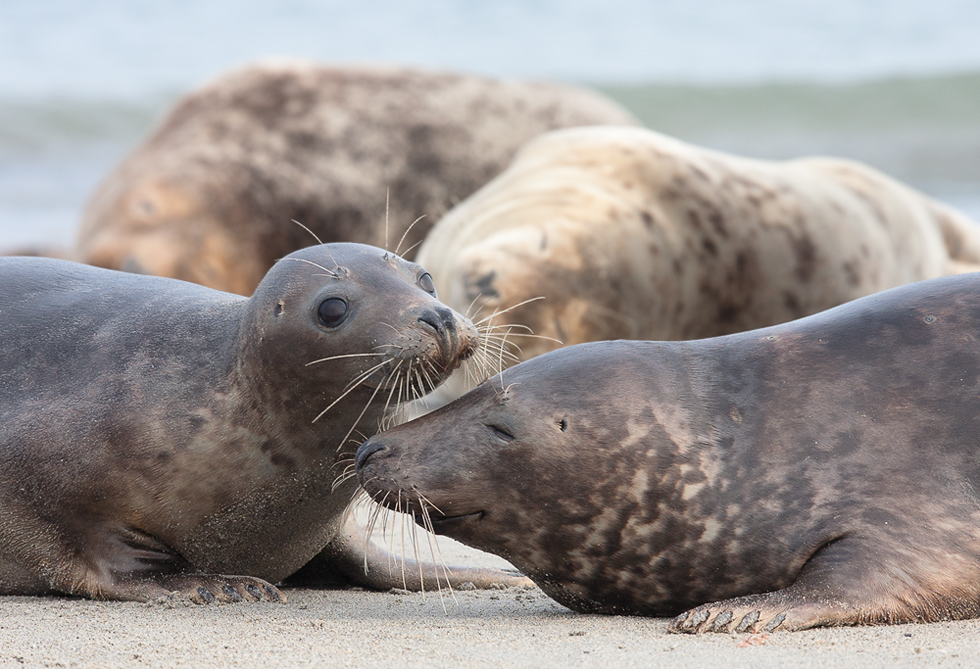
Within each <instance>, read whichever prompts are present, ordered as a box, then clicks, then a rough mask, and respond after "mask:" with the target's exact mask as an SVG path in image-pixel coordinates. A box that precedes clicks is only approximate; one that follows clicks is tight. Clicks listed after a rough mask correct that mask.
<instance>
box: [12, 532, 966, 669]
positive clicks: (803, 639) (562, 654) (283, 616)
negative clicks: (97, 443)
mask: <svg viewBox="0 0 980 669" xmlns="http://www.w3.org/2000/svg"><path fill="white" fill-rule="evenodd" d="M439 545H440V547H441V549H442V551H443V553H444V555H445V557H446V559H447V562H449V563H450V564H470V565H476V564H481V565H494V566H500V565H504V564H506V563H504V562H503V561H502V560H500V559H499V558H496V557H494V556H490V555H486V554H482V553H478V552H477V551H473V550H471V549H468V548H466V547H463V546H460V545H459V544H456V543H454V542H452V541H450V540H447V539H445V538H440V539H439ZM285 592H286V594H287V596H288V598H289V601H288V603H286V604H266V603H253V604H224V605H210V606H195V605H193V604H186V605H184V604H178V605H176V606H166V605H161V604H141V603H130V602H94V601H89V600H81V599H69V598H58V597H3V598H0V667H8V666H10V667H23V666H28V667H102V668H105V667H108V668H116V667H200V666H205V665H206V666H211V667H264V668H268V669H271V668H273V667H335V666H336V667H388V666H392V667H393V666H404V667H494V666H508V667H535V666H574V667H592V666H615V667H660V666H664V667H667V666H669V667H672V668H683V667H707V666H713V667H787V666H792V667H795V668H804V667H822V668H826V667H878V666H889V667H912V666H915V667H921V666H943V667H968V666H980V646H978V642H977V639H978V638H980V621H976V620H972V621H957V622H948V623H937V624H929V625H891V626H881V627H863V628H844V629H818V630H812V631H806V632H795V633H788V632H784V633H773V634H769V635H767V636H764V637H761V636H760V637H750V636H749V635H747V634H733V635H728V634H709V635H703V636H687V635H677V634H668V633H667V631H666V628H667V621H666V620H664V619H656V618H639V617H628V616H595V615H582V614H578V613H574V612H572V611H569V610H568V609H566V608H564V607H562V606H560V605H558V604H556V603H555V602H553V601H552V600H550V599H549V598H548V597H547V596H545V595H544V594H543V593H542V592H541V591H540V590H538V589H537V588H532V587H529V588H511V589H506V590H490V591H465V592H456V593H455V594H454V595H450V594H448V593H444V595H443V597H442V598H440V597H439V595H438V594H435V593H426V594H425V595H424V596H423V595H421V594H417V593H405V592H399V591H392V592H367V591H363V590H332V591H315V590H306V589H287V590H286V591H285Z"/></svg>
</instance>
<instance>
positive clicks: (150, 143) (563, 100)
mask: <svg viewBox="0 0 980 669" xmlns="http://www.w3.org/2000/svg"><path fill="white" fill-rule="evenodd" d="M597 123H603V124H621V123H622V124H627V123H628V124H635V123H637V121H636V120H635V119H634V118H633V117H632V116H631V115H630V114H629V113H627V112H626V111H625V110H623V109H622V108H621V107H619V106H618V105H616V104H615V103H613V102H612V101H610V100H608V99H606V98H604V97H603V96H601V95H599V94H598V93H594V92H591V91H587V90H584V89H578V88H573V87H569V86H559V85H555V84H546V83H533V82H517V81H502V80H492V79H485V78H481V77H475V76H468V75H459V74H450V73H441V72H429V71H424V70H414V69H408V68H401V67H366V66H365V67H353V66H351V67H329V66H324V65H317V64H314V63H309V62H302V61H296V62H288V61H286V62H267V63H259V64H255V65H252V66H249V67H245V68H242V69H238V70H235V71H232V72H230V73H228V74H226V75H224V76H221V77H219V78H218V79H216V80H215V81H213V82H212V83H210V84H209V85H207V86H205V87H203V88H202V89H200V90H198V91H195V92H192V93H191V94H189V95H187V96H186V97H184V98H183V99H182V100H180V101H179V102H178V103H177V104H176V106H175V107H174V108H173V109H172V110H171V111H170V113H169V114H168V115H167V116H166V117H165V118H164V119H163V121H162V122H161V124H160V126H159V127H158V128H157V129H156V131H155V132H154V133H153V134H152V135H151V136H150V137H149V138H148V139H147V140H146V142H144V143H143V144H142V145H141V146H140V147H138V148H137V149H136V150H135V151H134V152H133V153H132V154H131V155H129V156H128V157H127V158H126V159H125V160H124V161H123V162H122V163H121V164H120V165H119V166H118V167H117V168H116V169H115V170H114V171H113V172H112V173H111V174H110V175H109V176H108V177H107V178H106V179H105V180H104V181H103V182H102V184H101V185H100V186H99V187H98V189H97V190H96V192H95V193H94V195H93V197H92V199H91V201H90V203H89V205H88V207H87V209H86V211H85V214H84V219H83V222H82V226H81V229H80V232H79V237H78V243H77V250H78V254H79V259H80V260H82V261H83V262H86V263H89V264H93V265H97V266H100V267H108V268H110V269H122V270H127V271H134V272H141V273H145V274H154V275H159V276H169V277H173V278H178V279H184V280H188V281H194V282H196V283H200V284H203V285H206V286H209V287H212V288H217V289H219V290H227V291H231V292H237V293H240V294H244V295H250V294H251V293H252V291H253V290H254V289H255V286H256V285H257V284H258V282H259V280H260V279H261V278H262V276H263V275H264V274H265V272H266V271H267V270H268V269H269V267H271V266H272V264H273V263H274V262H275V261H276V260H277V259H279V258H281V257H282V256H284V255H286V254H288V253H290V252H291V251H294V250H296V249H298V248H301V247H303V246H308V245H309V244H310V243H311V239H310V237H309V235H308V234H307V233H306V232H305V231H304V230H302V229H301V228H299V227H298V226H296V225H293V224H292V223H291V222H290V221H291V219H295V220H297V221H299V222H300V223H302V224H303V225H305V226H307V227H308V228H310V229H311V230H313V231H314V232H315V233H316V234H317V235H318V236H319V238H320V239H321V240H323V241H325V242H359V243H364V244H373V245H375V246H381V247H384V248H386V249H388V250H394V251H396V252H397V251H398V250H399V249H396V246H397V245H398V243H399V241H400V239H401V237H402V235H403V234H405V233H406V232H407V229H408V227H409V225H410V224H411V223H412V222H413V221H414V220H415V219H417V218H418V217H419V216H425V218H423V219H422V220H421V221H419V222H418V224H417V225H415V226H414V228H412V230H411V232H407V234H406V235H405V239H404V241H402V243H401V249H400V250H401V251H402V252H403V255H405V256H406V257H408V258H411V257H412V254H413V253H414V251H411V252H409V253H407V254H406V253H404V252H405V250H406V249H410V248H412V247H413V246H414V245H415V244H416V243H417V242H419V241H420V240H421V239H422V238H423V237H424V236H425V234H426V232H427V231H428V229H429V228H430V227H431V225H432V223H433V222H434V221H436V220H438V218H439V217H440V216H441V215H442V214H443V213H445V212H446V211H447V210H448V209H449V208H450V207H451V206H453V205H454V204H456V203H457V202H459V201H460V200H462V199H463V198H465V197H466V196H468V195H470V194H471V193H472V192H473V191H475V190H476V189H477V188H479V187H480V186H482V185H483V184H485V183H486V182H487V181H489V180H490V179H491V178H493V177H494V176H496V175H497V174H498V173H499V172H500V171H501V170H503V169H504V167H506V165H507V163H508V162H509V161H510V160H511V158H512V157H513V155H514V153H515V152H516V151H517V149H518V148H519V147H520V146H521V145H522V144H523V143H524V142H526V141H527V140H529V139H531V138H532V137H534V136H536V135H538V134H540V133H542V132H545V131H547V130H552V129H554V128H561V127H568V126H575V125H590V124H597ZM386 194H388V198H387V199H389V200H390V212H387V210H386ZM386 220H387V225H386ZM386 242H387V244H386Z"/></svg>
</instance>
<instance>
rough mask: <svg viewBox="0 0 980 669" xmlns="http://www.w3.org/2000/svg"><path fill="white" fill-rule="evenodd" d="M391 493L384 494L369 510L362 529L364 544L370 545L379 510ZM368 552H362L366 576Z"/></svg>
mask: <svg viewBox="0 0 980 669" xmlns="http://www.w3.org/2000/svg"><path fill="white" fill-rule="evenodd" d="M390 494H391V493H385V496H384V497H382V498H381V501H380V502H376V503H375V505H374V508H373V509H371V515H370V516H369V517H368V522H367V524H366V525H365V527H364V544H365V545H366V546H367V545H370V543H371V536H372V535H373V534H374V526H375V524H376V523H377V522H378V515H379V514H380V513H381V509H382V508H384V507H383V506H382V505H383V504H384V503H385V500H387V499H388V496H389V495H390ZM369 553H370V551H367V550H365V551H364V573H365V574H367V573H368V571H369V569H368V554H369Z"/></svg>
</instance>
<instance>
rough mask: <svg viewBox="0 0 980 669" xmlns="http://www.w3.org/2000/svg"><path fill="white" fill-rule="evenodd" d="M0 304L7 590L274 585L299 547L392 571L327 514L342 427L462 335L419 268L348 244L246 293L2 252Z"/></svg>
mask: <svg viewBox="0 0 980 669" xmlns="http://www.w3.org/2000/svg"><path fill="white" fill-rule="evenodd" d="M0 312H2V314H3V318H2V319H0V340H2V341H3V342H4V345H3V347H2V351H0V419H2V420H0V534H2V535H3V537H4V540H3V542H2V546H0V593H4V594H38V593H45V592H63V593H72V594H79V595H85V596H89V597H97V598H107V599H135V600H148V599H153V598H155V597H158V596H160V595H165V594H167V593H170V592H173V591H177V592H179V593H181V594H184V595H187V596H190V597H191V598H192V599H194V600H195V601H204V602H206V601H212V600H214V599H222V600H225V601H235V600H242V599H279V598H280V594H279V592H278V591H277V590H276V589H275V588H274V587H273V586H272V585H270V583H277V582H279V581H281V580H282V579H284V578H286V577H288V576H290V575H291V574H293V573H294V572H296V571H297V570H299V569H300V568H301V567H303V566H304V565H307V563H310V562H311V559H313V558H316V559H315V560H313V562H314V563H315V564H316V567H315V568H309V569H307V571H306V573H305V576H306V580H307V582H309V581H311V580H312V581H314V582H330V583H336V582H338V581H340V582H343V581H345V580H346V581H348V582H350V581H351V580H353V581H354V582H357V583H359V584H361V585H368V586H373V587H392V585H393V583H391V582H390V579H386V577H384V576H383V574H380V573H377V572H375V573H374V574H372V575H370V576H365V575H364V561H365V560H364V554H365V551H367V552H368V553H369V557H371V562H372V564H374V566H375V567H377V564H375V563H374V560H376V559H378V556H379V555H382V556H383V554H380V553H379V552H378V551H377V550H376V549H373V548H371V547H365V546H364V545H363V542H361V545H358V542H357V541H355V540H353V539H352V538H351V537H352V536H353V535H356V534H357V533H356V532H353V531H352V530H351V529H350V528H348V527H347V526H346V525H345V524H344V523H342V519H343V512H344V510H345V509H346V507H347V506H348V504H349V502H350V500H351V497H352V495H353V494H354V493H355V489H356V486H355V482H354V481H353V480H350V478H351V476H352V474H353V472H352V470H351V471H348V472H346V473H345V467H346V466H347V465H348V464H349V463H350V462H351V459H352V457H353V452H354V448H355V445H356V444H355V442H354V441H353V440H352V438H353V437H354V436H356V435H359V434H363V435H370V434H372V433H373V432H375V431H376V430H377V429H378V426H379V423H380V422H381V421H382V420H383V418H384V417H385V415H386V413H390V411H391V409H393V408H394V407H395V406H397V404H398V403H399V402H405V401H407V400H410V399H414V398H416V397H417V396H419V395H422V394H425V393H427V392H429V391H430V390H431V389H432V388H433V387H434V386H436V385H438V384H439V383H440V382H441V381H442V380H443V379H445V377H446V376H447V375H448V374H450V373H451V372H452V371H453V369H455V368H456V367H457V366H458V365H459V364H460V363H461V362H462V361H463V360H464V359H465V358H467V357H469V356H470V355H472V354H473V352H474V351H475V350H476V348H477V343H478V337H477V333H476V330H475V328H474V327H473V325H472V324H471V323H470V322H469V321H468V320H466V319H464V318H463V317H462V316H460V315H459V314H456V313H455V312H452V311H451V310H449V309H447V308H446V307H445V306H444V305H443V304H442V303H441V302H439V301H438V299H437V298H436V297H435V291H434V290H433V288H432V283H431V279H430V277H429V275H428V274H427V273H426V272H425V271H424V270H423V269H422V268H421V267H419V266H418V265H415V264H413V263H410V262H408V261H405V260H403V259H401V258H399V257H397V256H395V255H393V254H391V253H386V252H385V251H382V250H381V249H376V248H373V247H368V246H362V245H357V244H334V245H325V246H317V247H311V248H309V249H304V250H301V251H297V252H296V253H293V254H291V255H289V256H287V257H285V258H284V259H283V260H281V261H280V262H279V263H277V264H276V265H275V267H273V269H272V270H270V272H269V273H268V275H267V276H266V277H265V278H264V279H263V280H262V282H261V283H260V284H259V286H258V288H257V289H256V291H255V294H254V295H253V296H252V297H251V298H247V299H246V298H243V297H239V296H236V295H232V294H228V293H221V292H218V291H214V290H211V289H208V288H204V287H201V286H197V285H193V284H188V283H184V282H182V281H175V280H171V279H163V278H156V277H147V276H138V275H132V274H124V273H120V272H112V271H108V270H101V269H95V268H91V267H87V266H84V265H78V264H75V263H69V262H65V261H57V260H48V259H38V258H4V259H0ZM372 551H373V552H372ZM383 557H386V556H383ZM355 564H356V565H357V566H356V568H355V567H354V566H353V565H355ZM308 566H309V565H308ZM222 574H247V575H248V576H247V577H246V576H224V575H222ZM496 575H497V576H499V573H498V574H496ZM483 576H488V577H491V578H492V577H493V576H494V575H493V574H489V575H488V574H487V573H484V574H483ZM420 578H421V577H420ZM464 578H465V576H464ZM508 579H509V580H510V581H513V580H514V579H510V578H509V577H508ZM508 579H504V580H505V581H507V580H508Z"/></svg>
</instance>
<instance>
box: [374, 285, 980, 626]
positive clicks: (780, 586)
mask: <svg viewBox="0 0 980 669" xmlns="http://www.w3.org/2000/svg"><path fill="white" fill-rule="evenodd" d="M978 294H980V275H978V274H970V275H962V276H956V277H947V278H941V279H936V280H932V281H925V282H920V283H916V284H913V285H910V286H906V287H902V288H897V289H893V290H890V291H887V292H884V293H881V294H878V295H874V296H870V297H866V298H863V299H860V300H857V301H854V302H852V303H849V304H847V305H844V306H841V307H838V308H836V309H832V310H829V311H826V312H823V313H821V314H818V315H815V316H811V317H809V318H805V319H802V320H798V321H794V322H791V323H787V324H784V325H779V326H775V327H772V328H767V329H762V330H755V331H751V332H746V333H743V334H736V335H730V336H726V337H720V338H715V339H706V340H700V341H690V342H625V341H617V342H603V343H595V344H583V345H580V346H573V347H569V348H566V349H562V350H560V351H555V352H552V353H548V354H546V355H543V356H540V357H538V358H535V359H533V360H530V361H528V362H525V363H522V364H520V365H518V366H516V367H513V368H512V369H510V370H507V371H505V372H504V373H503V374H502V375H501V376H502V378H501V377H496V378H494V379H492V380H491V381H488V382H486V383H484V384H482V385H481V386H479V387H478V388H476V389H475V390H473V391H471V392H470V393H468V394H466V395H464V396H463V397H461V398H460V399H458V400H457V401H455V402H453V403H451V404H449V405H447V406H446V407H443V408H442V409H439V410H437V411H436V412H433V413H431V414H429V415H428V416H424V417H422V418H420V419H418V420H416V421H413V422H411V423H408V424H405V425H402V426H399V427H397V428H395V429H393V430H392V431H390V432H387V433H383V434H381V435H378V436H376V437H374V438H372V439H370V440H368V441H367V442H365V443H364V444H363V445H362V446H361V448H360V450H359V452H358V456H357V459H358V471H359V477H360V480H361V482H362V484H363V485H364V487H365V488H366V490H367V491H368V492H369V493H370V494H371V495H372V496H373V497H374V498H375V499H381V498H382V497H385V496H387V498H388V499H393V498H394V497H395V496H399V497H400V499H401V501H402V506H403V507H409V508H410V509H412V510H414V511H415V513H416V514H418V513H419V508H420V506H421V502H420V501H419V500H420V498H421V496H422V495H424V496H425V498H426V499H427V500H428V502H429V503H430V504H431V505H432V508H430V509H429V513H430V514H431V515H432V518H433V523H434V525H435V531H436V532H438V533H440V534H445V535H447V536H450V537H453V538H455V539H457V540H460V541H462V542H464V543H466V544H469V545H472V546H474V547H476V548H480V549H483V550H487V551H489V552H492V553H495V554H498V555H500V556H502V557H504V558H506V559H508V560H510V561H511V562H512V563H513V564H514V565H515V566H517V567H518V568H519V569H521V570H522V571H523V572H524V573H526V574H528V575H529V576H530V577H531V578H532V579H533V580H534V581H535V582H536V583H537V584H538V585H540V586H541V588H542V589H544V591H545V592H546V593H548V594H549V595H551V596H552V597H554V598H555V599H556V600H558V601H559V602H561V603H563V604H565V605H566V606H569V607H571V608H573V609H576V610H578V611H584V612H600V613H619V614H640V615H653V616H678V614H680V615H679V616H678V617H677V618H676V619H675V620H674V621H673V623H672V626H671V628H672V629H673V630H674V631H684V632H704V631H722V632H727V631H739V632H744V631H771V630H774V629H780V630H794V629H804V628H808V627H814V626H822V625H852V624H872V623H899V622H917V621H936V620H948V619H959V618H972V617H977V616H978V615H980V492H978V491H980V457H978V455H980V447H978V436H977V435H980V425H978V420H980V418H978V417H980V339H978V336H977V334H976V333H977V332H978V329H980V306H978V301H977V295H978Z"/></svg>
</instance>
